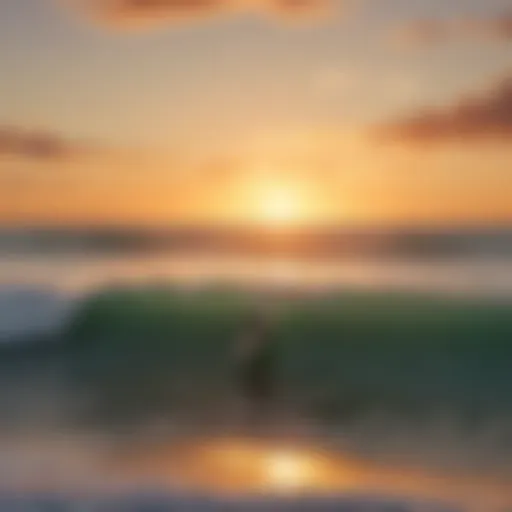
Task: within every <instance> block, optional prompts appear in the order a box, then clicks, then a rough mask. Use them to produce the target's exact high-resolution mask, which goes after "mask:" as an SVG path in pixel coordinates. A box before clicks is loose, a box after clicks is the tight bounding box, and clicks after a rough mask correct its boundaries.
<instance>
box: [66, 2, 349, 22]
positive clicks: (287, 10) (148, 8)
mask: <svg viewBox="0 0 512 512" xmlns="http://www.w3.org/2000/svg"><path fill="white" fill-rule="evenodd" d="M64 1H65V2H66V3H68V4H70V5H72V6H74V7H76V8H78V9H79V10H80V11H81V12H83V13H84V14H85V15H88V16H90V17H91V18H92V19H94V20H96V21H100V22H103V23H106V24H108V25H112V26H116V27H121V28H122V27H126V28H130V27H137V26H141V25H142V26H144V25H147V24H150V25H151V24H155V23H172V22H179V21H183V20H192V19H197V18H205V17H210V16H215V15H224V14H234V13H237V12H244V11H245V12H251V11H252V12H259V13H264V14H268V15H272V16H278V17H283V16H284V17H292V18H293V17H309V16H315V15H318V14H320V13H322V12H325V11H327V10H328V8H329V5H330V4H331V2H336V1H338V2H339V1H340V0H64Z"/></svg>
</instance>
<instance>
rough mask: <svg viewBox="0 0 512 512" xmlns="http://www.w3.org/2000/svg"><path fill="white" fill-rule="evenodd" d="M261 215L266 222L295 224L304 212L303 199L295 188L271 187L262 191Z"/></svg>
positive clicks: (258, 206)
mask: <svg viewBox="0 0 512 512" xmlns="http://www.w3.org/2000/svg"><path fill="white" fill-rule="evenodd" d="M258 199H259V205H257V209H258V210H259V212H258V213H259V215H260V216H261V221H262V222H263V223H265V224H272V225H281V224H293V223H295V222H297V221H298V220H300V218H301V217H302V213H303V208H302V206H303V205H301V201H300V199H299V198H298V196H297V195H296V194H295V193H294V191H293V190H291V189H287V188H284V187H279V186H276V187H269V188H268V190H262V191H261V192H260V197H259V198H258Z"/></svg>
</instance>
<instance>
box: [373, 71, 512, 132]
mask: <svg viewBox="0 0 512 512" xmlns="http://www.w3.org/2000/svg"><path fill="white" fill-rule="evenodd" d="M377 133H378V135H379V137H381V138H384V139H397V140H404V141H410V142H441V141H446V140H462V141H470V140H488V139H494V140H507V141H512V75H510V76H508V77H505V78H502V79H501V80H500V81H499V83H498V84H496V85H495V86H494V87H492V88H491V89H489V90H488V91H487V92H485V93H481V94H478V95H473V96H468V97H465V98H462V99H461V100H460V101H458V102H457V103H455V104H454V105H452V106H449V107H446V108H443V109H437V110H425V111H423V112H420V113H418V114H416V115H414V116H412V117H409V118H407V119H403V120H398V121H396V122H392V123H389V124H386V125H384V126H380V127H378V128H377Z"/></svg>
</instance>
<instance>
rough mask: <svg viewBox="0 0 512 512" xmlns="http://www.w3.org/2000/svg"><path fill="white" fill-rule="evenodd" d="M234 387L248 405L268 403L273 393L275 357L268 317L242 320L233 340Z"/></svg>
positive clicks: (259, 316)
mask: <svg viewBox="0 0 512 512" xmlns="http://www.w3.org/2000/svg"><path fill="white" fill-rule="evenodd" d="M235 350H236V360H237V370H238V371H237V385H238V388H239V390H240V391H241V394H242V395H243V396H244V398H245V399H246V400H248V402H249V403H250V404H251V405H252V406H262V405H265V404H268V403H269V402H270V401H271V400H272V399H273V398H274V396H275V392H276V354H275V345H274V343H273V341H272V336H271V326H270V320H269V318H268V315H266V314H264V313H262V312H256V313H253V314H251V315H249V317H248V318H247V319H246V321H245V322H244V325H243V327H242V329H241V332H240V333H239V334H238V336H237V338H236V340H235Z"/></svg>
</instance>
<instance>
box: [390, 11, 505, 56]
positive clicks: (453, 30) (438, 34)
mask: <svg viewBox="0 0 512 512" xmlns="http://www.w3.org/2000/svg"><path fill="white" fill-rule="evenodd" d="M391 38H392V40H393V41H394V42H395V43H398V44H401V45H405V46H409V47H410V46H421V45H430V44H438V43H446V42H450V41H458V40H464V39H467V40H480V41H485V40H487V41H503V42H512V11H510V12H504V13H503V14H501V15H499V16H494V17H490V18H477V17H460V18H453V19H448V20H441V19H436V18H424V19H418V20H414V21H411V22H409V23H407V24H405V25H402V26H400V27H396V28H395V29H394V30H393V31H392V33H391Z"/></svg>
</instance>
